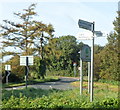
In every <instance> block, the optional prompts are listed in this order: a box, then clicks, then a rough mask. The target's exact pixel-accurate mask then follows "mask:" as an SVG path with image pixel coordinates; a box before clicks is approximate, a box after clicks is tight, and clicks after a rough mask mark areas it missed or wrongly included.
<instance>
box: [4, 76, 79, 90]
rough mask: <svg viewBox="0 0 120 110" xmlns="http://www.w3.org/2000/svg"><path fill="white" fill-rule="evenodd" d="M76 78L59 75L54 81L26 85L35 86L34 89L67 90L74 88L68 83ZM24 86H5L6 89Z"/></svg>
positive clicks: (76, 79)
mask: <svg viewBox="0 0 120 110" xmlns="http://www.w3.org/2000/svg"><path fill="white" fill-rule="evenodd" d="M78 80H79V79H78V78H69V77H61V78H60V80H59V81H55V82H45V83H38V84H34V85H28V86H27V87H31V88H35V89H39V88H41V89H59V90H69V89H74V88H76V87H74V86H72V85H71V84H70V83H72V82H75V81H78ZM22 88H25V86H19V87H12V88H6V90H14V89H22Z"/></svg>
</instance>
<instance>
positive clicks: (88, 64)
mask: <svg viewBox="0 0 120 110" xmlns="http://www.w3.org/2000/svg"><path fill="white" fill-rule="evenodd" d="M88 93H90V62H88Z"/></svg>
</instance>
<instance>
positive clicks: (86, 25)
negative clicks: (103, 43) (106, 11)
mask: <svg viewBox="0 0 120 110" xmlns="http://www.w3.org/2000/svg"><path fill="white" fill-rule="evenodd" d="M78 25H79V27H80V28H83V29H86V30H89V31H92V33H93V37H92V47H91V75H90V78H91V83H90V102H92V101H93V74H94V33H95V30H94V25H95V23H94V22H93V23H91V22H88V21H84V20H81V19H79V21H78ZM85 51H86V53H87V50H86V49H85ZM82 53H83V52H82ZM81 57H82V55H81ZM83 59H84V55H83Z"/></svg>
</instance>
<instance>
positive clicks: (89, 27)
mask: <svg viewBox="0 0 120 110" xmlns="http://www.w3.org/2000/svg"><path fill="white" fill-rule="evenodd" d="M78 25H79V28H83V29H87V30H89V31H92V25H93V23H91V22H88V21H84V20H81V19H79V21H78Z"/></svg>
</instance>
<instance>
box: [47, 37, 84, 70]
mask: <svg viewBox="0 0 120 110" xmlns="http://www.w3.org/2000/svg"><path fill="white" fill-rule="evenodd" d="M82 46H83V43H80V44H78V43H77V41H76V38H75V37H74V36H70V35H68V36H62V37H59V38H53V39H52V40H50V41H49V43H48V45H46V46H45V50H46V53H47V55H46V59H47V60H46V62H47V69H48V70H50V71H52V70H54V71H60V70H69V71H70V72H72V71H73V63H74V62H76V63H77V65H79V53H78V52H79V51H80V49H81V47H82Z"/></svg>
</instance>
